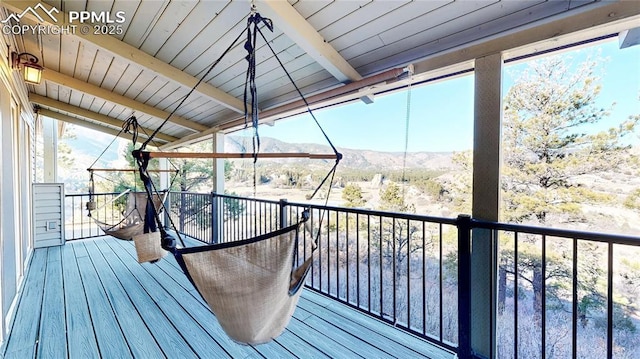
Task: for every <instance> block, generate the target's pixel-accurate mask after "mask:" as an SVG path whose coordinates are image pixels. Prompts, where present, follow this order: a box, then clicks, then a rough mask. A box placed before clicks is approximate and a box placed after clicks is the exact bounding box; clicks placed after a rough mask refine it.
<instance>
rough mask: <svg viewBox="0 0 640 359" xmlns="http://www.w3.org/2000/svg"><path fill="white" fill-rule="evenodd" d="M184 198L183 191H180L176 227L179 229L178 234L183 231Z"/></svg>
mask: <svg viewBox="0 0 640 359" xmlns="http://www.w3.org/2000/svg"><path fill="white" fill-rule="evenodd" d="M185 196H186V194H185V193H184V191H180V212H179V213H180V217H179V220H178V225H179V226H180V228H179V229H178V231H179V232H183V231H184V217H185V213H184V211H185V205H184V202H185Z"/></svg>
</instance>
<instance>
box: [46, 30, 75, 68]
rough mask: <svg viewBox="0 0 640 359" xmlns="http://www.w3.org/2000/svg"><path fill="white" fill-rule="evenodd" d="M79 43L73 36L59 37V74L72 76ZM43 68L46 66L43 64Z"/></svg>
mask: <svg viewBox="0 0 640 359" xmlns="http://www.w3.org/2000/svg"><path fill="white" fill-rule="evenodd" d="M79 47H80V41H79V40H78V38H77V37H75V36H61V42H60V54H59V56H60V68H59V70H57V71H59V72H62V73H64V74H72V73H73V71H74V69H75V63H76V61H77V57H78V50H79ZM45 66H48V64H47V63H45Z"/></svg>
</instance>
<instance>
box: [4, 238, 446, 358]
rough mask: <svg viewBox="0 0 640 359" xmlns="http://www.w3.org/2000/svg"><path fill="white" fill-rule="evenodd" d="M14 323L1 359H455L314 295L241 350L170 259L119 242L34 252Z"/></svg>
mask: <svg viewBox="0 0 640 359" xmlns="http://www.w3.org/2000/svg"><path fill="white" fill-rule="evenodd" d="M15 318H16V319H15V321H14V324H13V327H12V329H11V332H10V334H9V336H8V337H7V340H6V341H5V343H4V345H3V347H2V348H1V349H0V357H1V356H2V355H3V354H4V356H5V357H6V358H35V357H37V358H64V357H69V358H100V357H105V358H106V357H109V358H111V357H118V358H123V357H136V358H162V357H167V358H190V357H192V358H198V357H203V358H214V357H215V358H221V357H233V358H296V357H298V358H327V357H331V358H362V357H364V358H372V357H375V358H385V357H387V358H394V357H395V358H398V357H400V358H404V357H411V358H420V357H429V358H445V357H448V358H453V357H455V356H454V354H452V353H448V352H447V351H445V350H441V349H439V348H437V347H435V346H433V345H432V344H430V343H428V342H427V341H425V340H423V339H420V338H417V337H415V336H413V335H411V334H408V333H406V332H403V331H401V330H398V329H396V328H393V327H392V326H390V325H388V324H386V323H383V322H381V321H379V320H377V319H375V318H373V317H369V316H367V315H365V314H363V313H360V312H358V311H356V310H354V309H352V308H350V307H348V306H346V305H344V304H340V303H338V302H336V301H334V300H332V299H331V298H328V297H325V296H323V295H320V294H318V293H315V292H313V291H311V290H304V292H303V293H302V296H301V298H300V301H299V303H298V307H297V308H296V311H295V312H294V315H293V318H292V319H291V321H290V323H289V326H288V327H287V329H286V330H285V331H284V332H283V333H282V335H280V336H279V337H278V338H276V339H275V340H273V341H271V342H269V343H267V344H261V345H257V346H246V345H240V344H237V343H235V342H234V341H232V340H231V339H229V338H228V337H227V336H226V334H225V333H224V331H223V329H222V328H221V327H220V325H219V324H218V322H217V320H216V318H215V316H214V315H213V313H211V311H210V310H209V308H208V306H207V305H206V303H205V302H204V301H203V299H202V298H201V297H200V295H199V294H198V293H197V291H196V290H195V289H194V288H193V286H192V284H191V283H190V282H189V280H188V279H187V278H186V277H185V276H184V274H183V273H182V271H181V270H180V268H179V267H178V265H177V263H176V262H175V259H174V258H173V257H172V256H170V255H169V256H167V257H166V259H163V260H161V261H160V262H157V263H155V264H149V263H145V264H142V265H141V264H138V263H137V259H136V255H135V248H134V247H133V244H132V243H131V242H127V241H121V240H117V239H114V238H112V237H100V238H96V239H92V240H84V241H75V242H70V243H67V244H66V245H64V246H62V247H51V248H48V249H47V248H42V249H37V250H35V252H34V254H33V256H32V259H31V264H30V266H29V269H28V272H27V276H26V278H25V282H24V289H23V290H22V293H21V297H20V299H19V305H18V307H17V309H16V314H15ZM65 333H66V335H65Z"/></svg>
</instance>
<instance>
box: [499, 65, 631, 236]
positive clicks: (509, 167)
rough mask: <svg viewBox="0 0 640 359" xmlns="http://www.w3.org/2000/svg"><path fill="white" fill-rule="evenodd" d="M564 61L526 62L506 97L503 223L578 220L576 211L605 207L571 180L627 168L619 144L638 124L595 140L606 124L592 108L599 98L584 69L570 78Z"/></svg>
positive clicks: (603, 114)
mask: <svg viewBox="0 0 640 359" xmlns="http://www.w3.org/2000/svg"><path fill="white" fill-rule="evenodd" d="M567 59H568V57H567V56H565V55H558V56H552V57H547V58H545V59H542V60H537V61H533V62H532V63H531V64H530V66H529V67H528V69H527V70H526V71H524V73H523V74H522V76H520V78H518V79H517V80H516V83H515V84H514V85H513V86H512V87H511V88H510V89H509V92H508V93H507V95H506V97H505V101H504V102H505V110H504V127H503V128H504V136H503V138H504V139H503V154H504V162H503V178H502V184H503V200H504V202H503V203H504V204H505V208H504V216H505V218H504V219H505V220H507V221H513V222H522V221H528V220H534V221H537V222H538V223H541V224H544V223H545V222H546V220H547V218H548V216H549V215H554V214H573V215H576V214H579V212H580V205H581V204H585V203H589V202H599V201H603V200H607V199H608V198H607V196H605V195H602V194H600V193H598V192H596V191H593V190H591V189H588V188H585V187H584V186H581V185H580V184H579V183H578V182H577V181H576V178H577V177H578V176H580V175H584V174H588V173H589V174H594V173H598V172H603V171H607V170H612V169H616V168H618V167H619V166H620V165H621V164H623V163H625V162H626V161H628V160H629V157H630V156H629V152H628V150H629V146H627V145H625V144H623V142H622V139H623V138H624V137H625V136H626V135H628V134H630V133H632V132H633V131H634V130H635V128H636V125H637V123H638V118H637V117H636V118H630V119H628V120H627V121H623V122H622V123H620V124H619V126H617V127H614V128H610V129H608V130H605V131H600V132H595V131H594V130H593V129H594V128H595V126H594V125H596V124H598V123H599V122H600V121H602V120H604V119H605V118H606V117H607V116H609V112H608V110H607V109H604V108H600V107H598V106H596V104H595V101H596V98H597V96H598V94H599V93H600V85H599V81H598V78H597V77H596V75H595V74H594V69H597V68H598V64H599V62H598V61H586V62H584V63H583V64H582V65H580V66H579V67H578V68H576V69H575V70H572V69H571V64H570V62H569V61H567Z"/></svg>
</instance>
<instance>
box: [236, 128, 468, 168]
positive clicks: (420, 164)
mask: <svg viewBox="0 0 640 359" xmlns="http://www.w3.org/2000/svg"><path fill="white" fill-rule="evenodd" d="M260 142H261V144H260V152H262V153H278V152H308V153H329V154H330V153H333V150H332V149H331V148H330V147H329V146H325V145H319V144H308V143H286V142H282V141H279V140H276V139H274V138H261V139H260ZM224 145H225V151H227V152H251V151H252V143H251V138H246V137H237V136H227V137H226V139H225V144H224ZM338 151H339V152H340V153H342V155H343V159H342V161H341V162H340V166H341V167H343V168H351V169H360V170H386V171H389V170H402V168H403V158H404V154H403V153H402V152H379V151H371V150H355V149H348V148H338ZM451 156H452V152H410V153H407V157H406V168H428V169H430V170H452V169H455V168H457V166H456V165H455V164H454V163H453V162H452V161H451ZM243 161H244V162H247V161H246V160H237V161H234V162H236V163H239V164H240V163H242V162H243ZM260 162H261V163H262V162H264V163H267V162H269V161H267V160H262V161H260ZM273 162H275V161H273ZM277 162H278V163H279V164H282V163H288V164H301V165H309V166H321V167H324V166H322V164H321V162H322V161H312V160H301V159H288V160H278V161H277Z"/></svg>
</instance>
